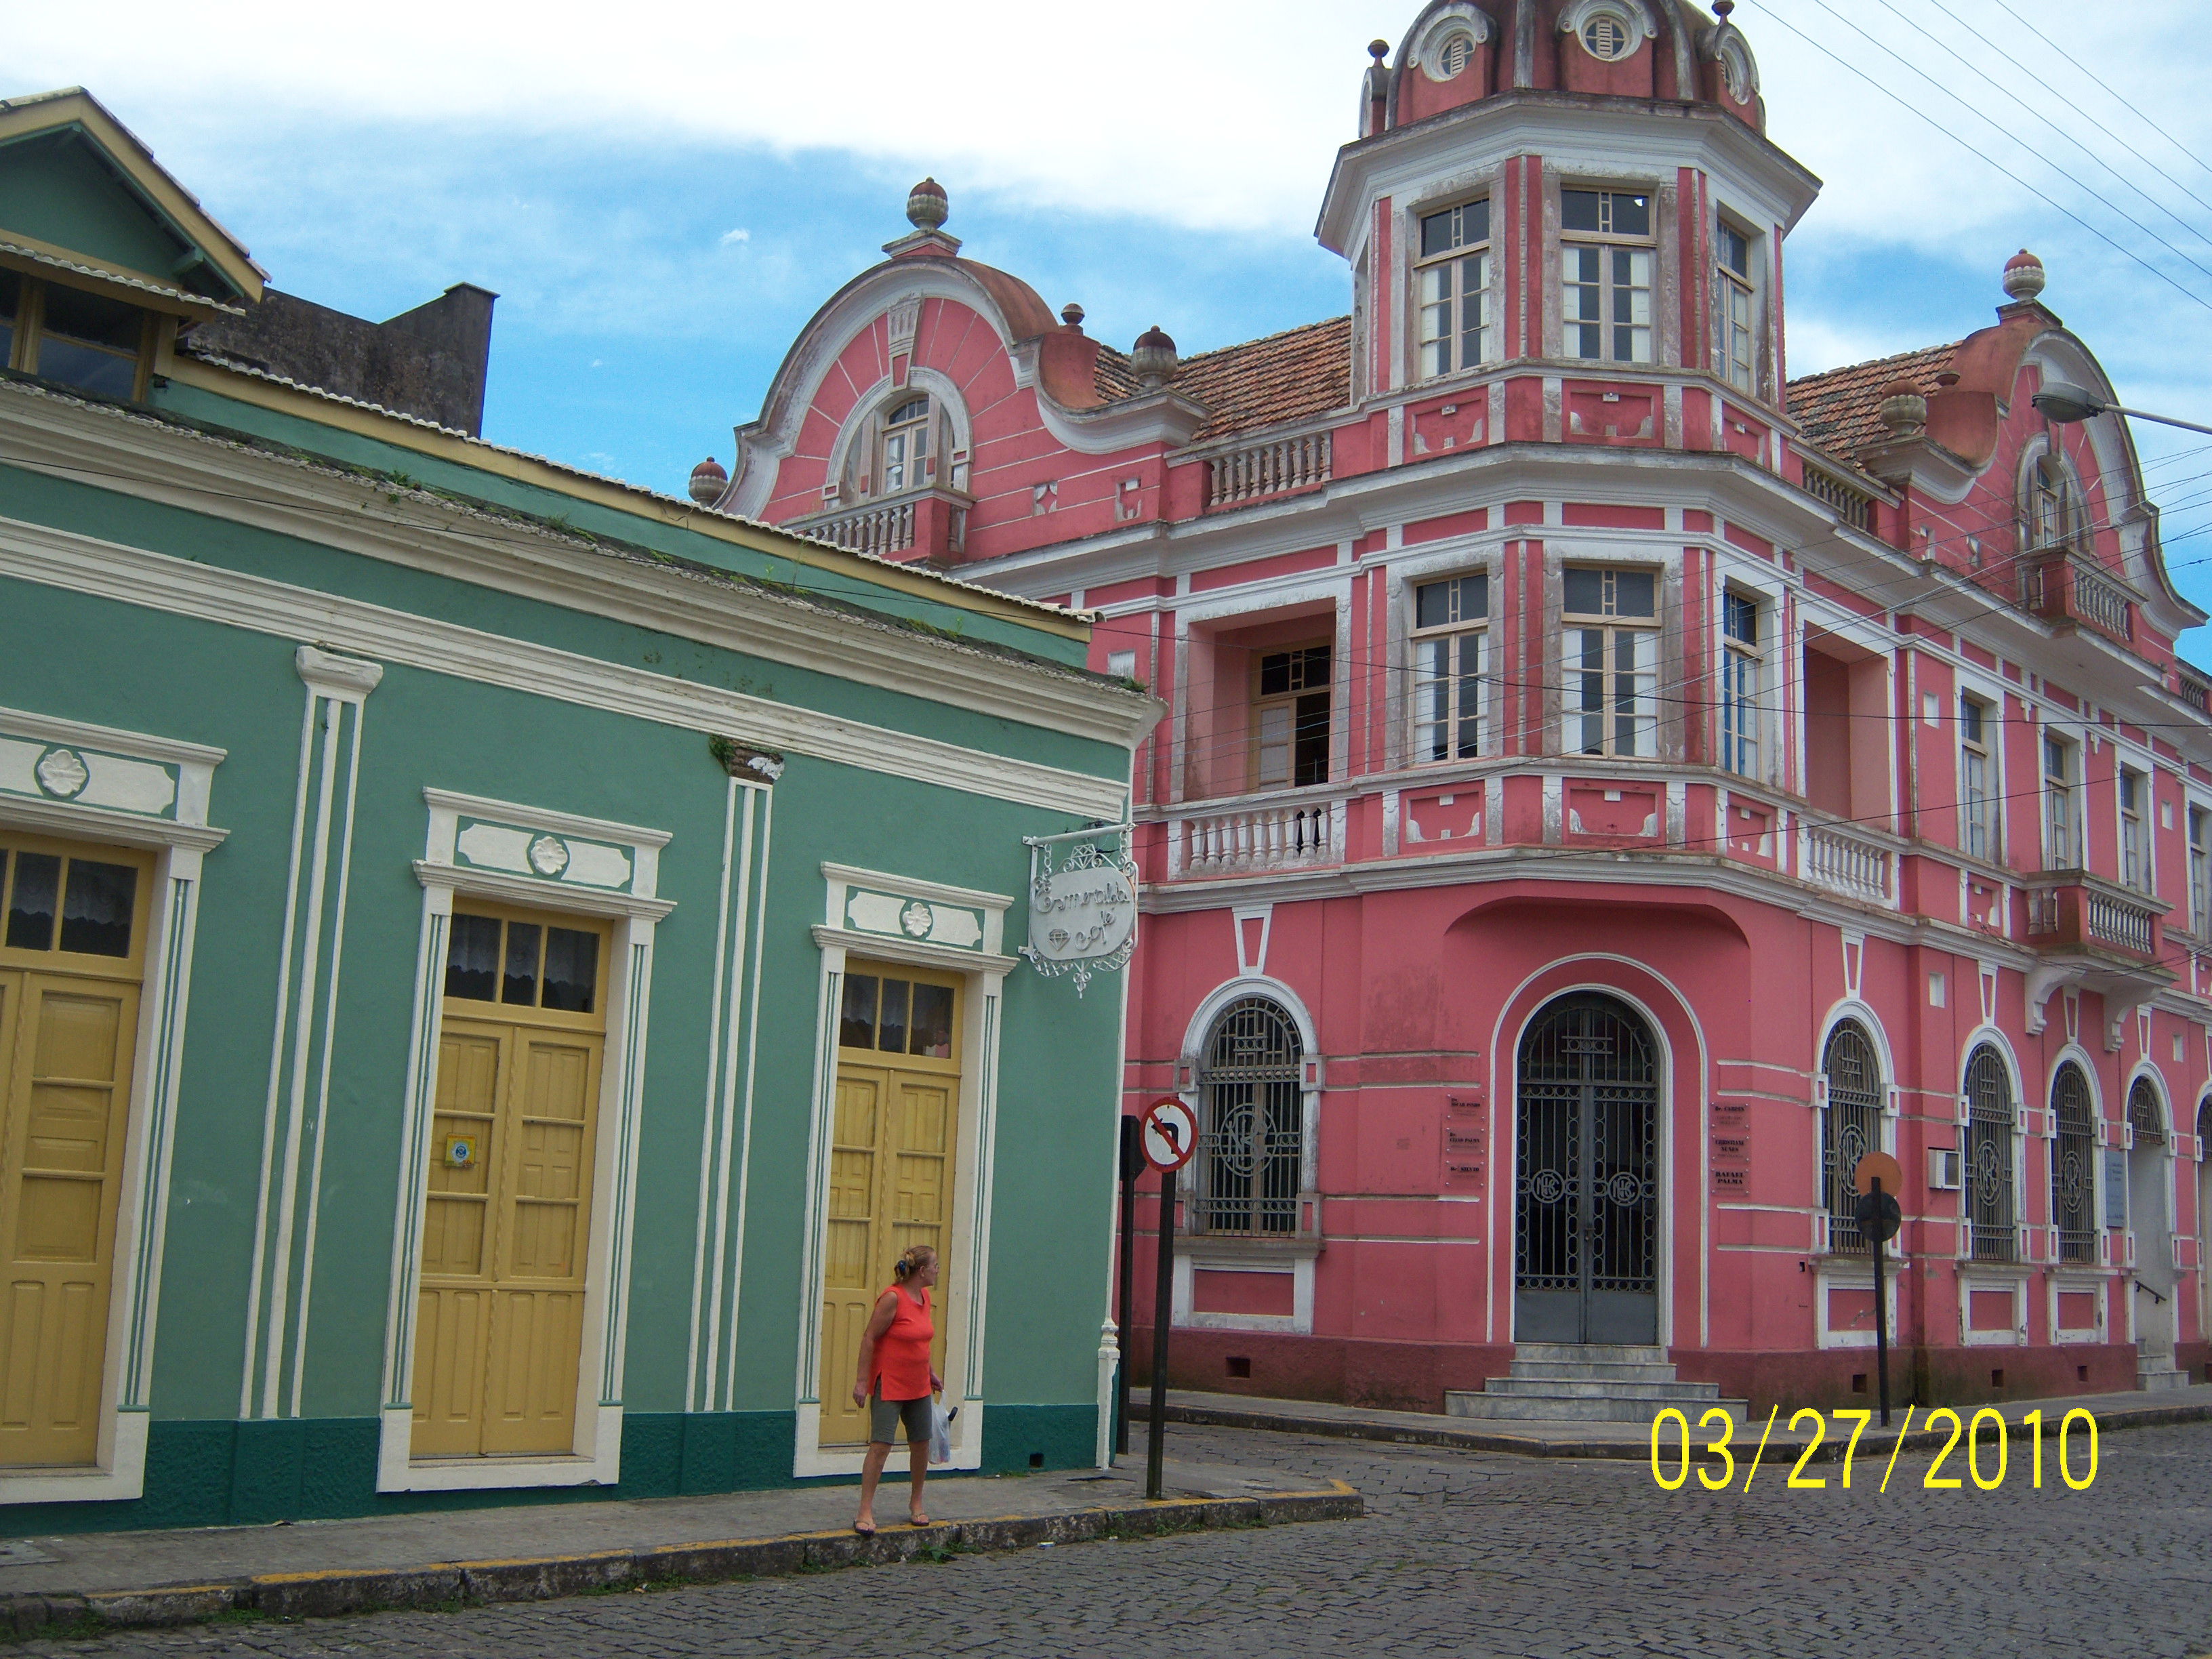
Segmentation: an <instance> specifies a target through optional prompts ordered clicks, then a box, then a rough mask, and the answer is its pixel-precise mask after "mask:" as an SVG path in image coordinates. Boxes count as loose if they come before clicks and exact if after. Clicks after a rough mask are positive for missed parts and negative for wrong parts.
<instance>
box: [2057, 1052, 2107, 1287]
mask: <svg viewBox="0 0 2212 1659" xmlns="http://www.w3.org/2000/svg"><path fill="white" fill-rule="evenodd" d="M2051 1113H2052V1115H2054V1116H2056V1117H2057V1120H2058V1137H2057V1139H2056V1140H2054V1141H2053V1142H2052V1143H2051V1219H2052V1220H2053V1221H2055V1222H2056V1223H2057V1225H2058V1259H2059V1260H2060V1261H2095V1260H2096V1259H2097V1124H2096V1119H2095V1117H2094V1115H2093V1114H2092V1112H2091V1111H2090V1108H2089V1079H2087V1077H2085V1076H2083V1075H2082V1072H2081V1067H2080V1066H2076V1065H2075V1063H2074V1062H2073V1061H2072V1060H2069V1061H2067V1062H2066V1064H2065V1065H2063V1066H2060V1067H2059V1068H2058V1075H2057V1077H2056V1078H2054V1079H2051Z"/></svg>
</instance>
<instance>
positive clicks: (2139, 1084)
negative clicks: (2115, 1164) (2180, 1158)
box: [2128, 1077, 2166, 1146]
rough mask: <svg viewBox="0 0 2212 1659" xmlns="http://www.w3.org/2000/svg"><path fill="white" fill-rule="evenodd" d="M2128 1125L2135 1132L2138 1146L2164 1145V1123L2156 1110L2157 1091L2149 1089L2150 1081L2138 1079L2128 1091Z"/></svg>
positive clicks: (2142, 1078)
mask: <svg viewBox="0 0 2212 1659" xmlns="http://www.w3.org/2000/svg"><path fill="white" fill-rule="evenodd" d="M2128 1125H2129V1127H2130V1128H2132V1129H2134V1131H2135V1132H2136V1146H2165V1145H2166V1122H2165V1120H2164V1119H2163V1118H2162V1117H2160V1115H2159V1109H2158V1091H2157V1090H2155V1089H2154V1088H2152V1087H2151V1083H2150V1079H2148V1078H2147V1077H2139V1078H2137V1079H2136V1085H2135V1087H2134V1088H2132V1089H2130V1090H2129V1091H2128Z"/></svg>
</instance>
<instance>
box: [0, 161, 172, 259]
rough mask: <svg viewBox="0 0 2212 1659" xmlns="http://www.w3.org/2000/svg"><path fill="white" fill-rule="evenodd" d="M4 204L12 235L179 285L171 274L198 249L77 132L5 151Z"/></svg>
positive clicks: (0, 173) (0, 192) (0, 176)
mask: <svg viewBox="0 0 2212 1659" xmlns="http://www.w3.org/2000/svg"><path fill="white" fill-rule="evenodd" d="M0 202H4V203H6V204H7V214H8V228H9V229H11V230H15V231H18V232H20V233H21V234H23V235H26V236H33V237H36V238H37V239H38V240H40V241H42V242H51V243H52V244H53V245H54V246H57V247H64V248H69V249H70V250H72V251H73V252H80V253H88V254H90V255H92V256H93V257H94V258H96V259H104V260H107V261H110V262H112V263H113V264H119V265H125V266H128V267H129V268H130V269H131V270H143V271H144V272H145V273H146V274H147V275H149V276H162V277H168V278H169V280H171V281H178V280H179V279H178V278H176V277H174V276H171V275H170V270H171V267H172V266H173V265H174V264H176V263H177V260H178V258H179V256H180V255H182V254H183V253H185V252H186V251H187V250H188V249H189V248H190V246H191V244H190V243H188V242H186V241H185V240H184V238H182V237H180V236H179V235H177V234H174V233H173V232H172V231H171V230H169V229H168V228H167V227H166V226H165V225H163V224H162V223H161V221H160V220H158V219H156V218H155V216H154V215H153V214H152V213H151V212H150V211H149V210H148V208H147V206H146V204H145V203H144V202H143V201H142V200H140V199H139V197H138V196H137V193H136V192H135V191H131V190H127V189H125V187H124V185H123V184H122V182H121V181H120V180H118V179H117V178H116V176H115V175H114V174H113V173H111V172H109V171H108V169H107V167H106V164H105V163H103V162H102V161H100V159H99V158H98V157H97V156H96V155H94V151H93V148H92V145H91V143H90V141H89V140H88V139H85V138H84V137H82V135H80V134H78V133H76V131H74V130H71V129H64V131H61V132H58V133H48V134H40V136H38V137H31V138H25V139H21V140H19V141H18V142H16V143H12V144H6V145H0ZM180 285H184V286H188V285H189V284H184V283H180Z"/></svg>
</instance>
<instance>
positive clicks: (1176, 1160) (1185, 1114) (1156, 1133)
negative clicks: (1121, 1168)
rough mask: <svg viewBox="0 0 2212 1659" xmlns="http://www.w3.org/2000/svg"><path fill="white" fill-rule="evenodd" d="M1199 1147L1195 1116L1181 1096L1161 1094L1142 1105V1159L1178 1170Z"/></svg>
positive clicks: (1155, 1167)
mask: <svg viewBox="0 0 2212 1659" xmlns="http://www.w3.org/2000/svg"><path fill="white" fill-rule="evenodd" d="M1197 1150H1198V1118H1197V1116H1196V1115H1195V1114H1194V1113H1193V1112H1192V1111H1191V1109H1190V1108H1189V1107H1188V1106H1187V1105H1185V1104H1184V1103H1182V1099H1181V1098H1179V1097H1176V1096H1175V1095H1163V1096H1161V1097H1159V1098H1158V1100H1156V1101H1154V1102H1153V1103H1152V1104H1151V1105H1149V1106H1147V1107H1146V1108H1145V1162H1146V1163H1147V1164H1151V1165H1152V1167H1153V1168H1154V1169H1155V1170H1180V1169H1181V1168H1182V1166H1183V1165H1184V1164H1188V1163H1189V1162H1190V1158H1191V1154H1192V1153H1193V1152H1196V1151H1197Z"/></svg>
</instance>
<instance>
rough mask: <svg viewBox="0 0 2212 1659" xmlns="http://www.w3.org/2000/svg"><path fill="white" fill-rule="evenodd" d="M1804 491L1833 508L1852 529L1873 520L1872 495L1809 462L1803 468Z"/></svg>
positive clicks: (1858, 528) (1862, 526)
mask: <svg viewBox="0 0 2212 1659" xmlns="http://www.w3.org/2000/svg"><path fill="white" fill-rule="evenodd" d="M1805 493H1806V494H1807V495H1810V496H1812V497H1813V498H1814V500H1815V501H1826V503H1827V504H1828V505H1829V506H1830V507H1833V508H1835V510H1836V516H1837V517H1838V518H1839V519H1841V520H1843V521H1844V523H1845V524H1847V525H1849V526H1851V528H1852V529H1854V530H1864V529H1867V528H1868V527H1869V526H1871V525H1872V523H1873V522H1874V497H1873V496H1871V495H1868V494H1867V493H1866V491H1864V490H1863V489H1854V488H1852V486H1850V484H1847V483H1844V481H1843V480H1842V479H1841V478H1838V477H1836V476H1835V475H1834V474H1833V473H1832V472H1823V471H1820V468H1818V467H1816V466H1814V465H1810V464H1809V463H1808V465H1807V466H1806V468H1805Z"/></svg>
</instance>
